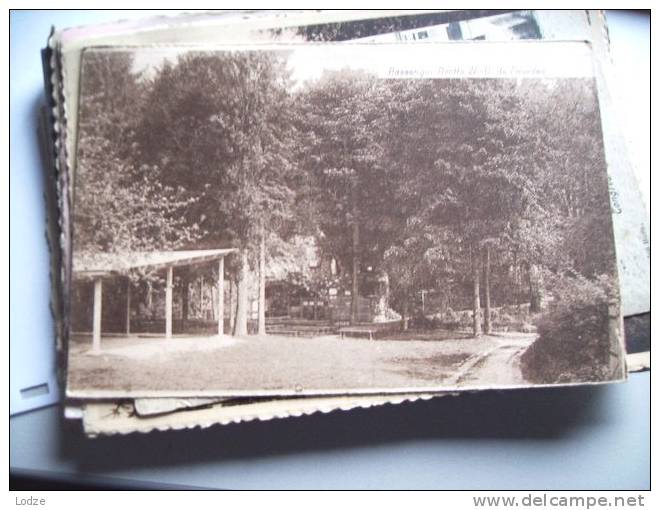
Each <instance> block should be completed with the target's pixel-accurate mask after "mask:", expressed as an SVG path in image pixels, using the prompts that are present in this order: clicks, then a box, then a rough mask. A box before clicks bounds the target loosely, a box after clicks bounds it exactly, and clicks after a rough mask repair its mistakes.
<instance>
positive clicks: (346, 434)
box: [10, 11, 650, 489]
mask: <svg viewBox="0 0 660 510" xmlns="http://www.w3.org/2000/svg"><path fill="white" fill-rule="evenodd" d="M140 15H141V13H139V12H133V13H129V14H124V13H122V14H121V16H119V17H129V16H132V17H137V16H140ZM117 17H118V14H117V13H112V12H94V11H87V12H74V11H68V12H49V11H41V12H29V11H22V12H14V13H12V15H11V28H10V30H11V35H10V44H11V50H10V56H11V63H10V70H11V82H10V84H11V93H10V94H11V103H10V112H11V120H10V143H11V157H10V182H11V184H10V197H11V203H10V215H11V217H10V228H11V233H10V262H11V271H10V302H11V305H10V317H11V339H10V341H11V346H12V347H14V346H18V345H19V344H20V346H21V347H20V349H19V348H14V349H13V350H12V351H11V357H10V362H11V370H12V375H11V377H12V382H14V381H19V385H20V387H26V386H30V385H34V384H40V383H42V382H44V381H42V380H36V379H35V378H34V374H43V373H48V371H49V370H50V372H52V369H50V367H52V365H53V352H52V349H49V348H48V346H49V345H51V344H50V343H49V342H50V339H52V335H53V329H52V328H53V325H52V319H51V316H50V312H49V308H48V298H49V275H48V271H49V262H48V246H47V243H46V238H45V235H44V228H45V210H44V200H43V189H44V187H43V178H42V167H41V161H40V159H39V152H38V147H37V141H36V112H37V108H38V105H39V104H40V102H41V100H42V94H43V85H42V75H41V66H40V59H39V50H40V49H41V47H42V46H43V45H44V43H45V40H46V37H47V35H48V33H49V30H50V26H51V25H56V26H58V27H64V26H72V25H77V24H86V23H90V22H97V21H102V20H111V19H115V18H117ZM608 19H609V22H610V33H611V37H612V44H613V45H614V44H617V41H622V42H621V44H623V45H630V47H631V49H634V48H636V47H639V48H640V52H639V53H635V55H634V58H637V59H640V58H641V59H640V63H641V65H645V62H648V57H647V59H646V60H645V59H644V55H648V51H649V50H648V47H647V46H648V40H649V30H650V27H649V23H650V22H649V18H648V17H647V16H644V15H639V14H630V13H622V12H616V13H608ZM637 44H639V45H641V46H635V45H637ZM644 44H646V46H644ZM640 55H641V57H640ZM646 65H648V64H646ZM44 346H46V348H45V347H44ZM25 352H34V353H35V355H34V357H31V358H26V356H25ZM40 377H41V376H40ZM15 378H16V379H15ZM50 378H51V379H53V374H51V376H50ZM53 380H54V379H53ZM11 398H12V406H13V405H14V404H16V405H17V406H18V405H19V403H18V402H16V401H15V400H14V399H15V398H17V397H16V396H15V395H14V394H12V396H11ZM10 465H11V467H12V469H15V470H17V471H20V470H30V471H33V472H40V473H45V474H48V475H50V476H69V475H75V476H76V477H80V476H93V477H97V476H99V475H100V476H102V477H103V478H105V479H108V478H111V479H121V480H122V481H123V482H125V483H140V484H145V483H146V484H153V483H160V484H176V485H186V486H196V487H218V488H234V489H238V488H437V489H442V488H449V489H471V488H473V489H477V488H482V489H552V488H554V489H559V488H568V489H646V488H648V487H649V486H650V373H643V374H633V375H632V376H631V377H630V380H629V381H628V382H627V383H625V384H617V385H609V386H600V387H589V388H572V389H553V390H526V391H511V392H503V393H497V392H487V393H483V394H473V395H463V396H460V397H452V398H444V399H436V400H434V401H430V402H420V403H415V404H405V405H402V406H397V407H394V406H386V407H383V408H376V409H371V410H359V411H354V412H350V413H332V414H330V415H315V416H311V417H304V418H298V419H291V420H283V421H282V420H278V421H273V422H265V423H247V424H241V425H232V426H227V427H214V428H211V429H208V430H205V431H201V430H192V431H184V432H178V433H173V432H172V433H160V434H152V435H150V436H148V437H145V436H135V435H134V436H127V437H114V438H101V439H96V440H91V439H86V438H84V436H83V435H82V434H81V431H80V430H79V424H77V423H75V422H74V423H71V422H65V421H64V420H63V419H62V418H61V409H60V408H59V407H57V406H50V407H45V408H42V409H40V410H37V411H32V412H27V413H24V414H19V415H16V416H14V417H12V418H11V419H10Z"/></svg>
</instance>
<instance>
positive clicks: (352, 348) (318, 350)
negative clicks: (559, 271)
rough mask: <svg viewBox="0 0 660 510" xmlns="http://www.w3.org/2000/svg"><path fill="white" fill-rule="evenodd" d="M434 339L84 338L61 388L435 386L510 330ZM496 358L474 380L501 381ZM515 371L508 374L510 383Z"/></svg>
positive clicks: (231, 390)
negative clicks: (96, 341) (92, 342)
mask: <svg viewBox="0 0 660 510" xmlns="http://www.w3.org/2000/svg"><path fill="white" fill-rule="evenodd" d="M441 336H442V338H443V339H442V340H436V341H429V340H428V339H426V340H424V341H420V340H406V341H396V340H374V341H369V340H366V339H353V338H347V339H344V340H340V339H339V337H337V336H326V337H316V338H291V337H282V336H265V337H258V336H248V337H244V338H233V337H222V338H218V337H175V338H173V339H171V340H169V341H167V340H164V339H158V338H135V337H133V338H108V339H105V338H104V339H103V351H102V352H101V353H100V354H96V355H94V354H91V353H90V352H89V343H87V342H84V343H74V344H73V345H72V348H71V350H70V356H69V370H68V374H69V380H68V390H69V393H70V394H72V395H75V394H80V395H81V394H83V393H84V392H91V391H92V390H93V391H99V392H101V393H104V392H113V393H115V392H116V393H125V392H132V394H134V395H152V394H153V393H154V392H161V391H162V392H163V393H168V392H170V393H174V392H175V393H176V394H182V393H186V392H188V394H193V393H196V394H198V393H200V392H206V393H207V394H210V393H212V392H214V393H215V394H237V393H236V392H240V390H250V391H252V392H253V393H254V392H257V393H258V392H259V391H265V392H273V391H279V392H283V393H284V392H286V393H302V392H313V391H335V392H341V391H342V390H347V389H364V390H375V389H378V388H382V389H394V388H430V387H440V386H443V385H448V384H450V383H451V382H452V380H455V378H456V374H457V373H460V371H461V366H462V365H463V364H464V363H465V362H466V361H468V360H474V359H475V357H479V356H480V355H482V354H484V353H487V352H491V351H493V349H496V350H498V349H499V348H503V347H504V345H505V344H507V343H511V342H510V340H509V337H510V336H511V334H507V335H506V336H505V338H503V337H495V336H483V337H481V338H478V339H472V338H470V339H465V338H460V339H451V338H450V339H447V338H446V336H447V335H446V333H443V334H442V335H441ZM427 337H428V335H427ZM528 337H529V335H528ZM525 341H527V340H525ZM505 350H506V349H505ZM503 352H504V351H502V353H503ZM503 356H504V354H501V355H498V357H497V358H495V359H493V360H492V363H489V364H487V365H486V367H485V368H480V371H482V370H485V372H484V375H483V376H482V377H479V378H478V381H482V380H484V379H488V378H489V377H493V378H495V377H496V378H497V381H502V378H503V376H502V374H501V373H499V372H498V370H497V366H496V365H499V367H500V372H501V363H506V360H505V359H504V357H503ZM490 365H492V367H491V366H490ZM505 372H507V373H509V372H511V370H507V371H505ZM517 372H518V373H519V370H517ZM515 375H516V374H511V373H509V376H510V377H511V379H512V380H514V379H516V377H514V376H515ZM493 380H495V379H493ZM460 383H461V385H463V384H464V383H467V384H468V385H469V384H470V383H471V382H470V381H468V380H465V381H463V380H461V381H460ZM101 393H100V394H101Z"/></svg>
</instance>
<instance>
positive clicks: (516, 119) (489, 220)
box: [67, 43, 625, 398]
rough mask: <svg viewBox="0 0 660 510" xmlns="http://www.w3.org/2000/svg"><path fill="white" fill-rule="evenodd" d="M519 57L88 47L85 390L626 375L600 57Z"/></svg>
mask: <svg viewBox="0 0 660 510" xmlns="http://www.w3.org/2000/svg"><path fill="white" fill-rule="evenodd" d="M501 50H502V45H501V44H474V43H463V44H454V45H451V48H450V47H449V45H446V44H428V45H419V46H416V47H415V48H414V49H413V48H412V47H407V46H406V45H387V44H382V45H380V44H379V45H372V44H352V45H328V44H319V45H313V46H310V45H306V46H302V45H290V46H283V45H279V46H263V47H256V46H254V45H252V46H242V47H241V46H233V47H213V48H211V47H198V48H190V47H147V48H130V49H120V48H114V49H110V48H90V49H87V50H86V51H84V53H83V61H82V68H81V90H80V108H79V119H78V140H77V149H76V151H77V171H76V175H75V181H74V183H73V191H74V196H73V204H72V206H73V208H72V218H73V224H72V227H73V246H72V247H73V266H72V275H73V282H72V289H71V305H70V306H71V332H70V340H69V342H70V344H69V365H68V371H67V379H68V380H67V395H68V396H69V397H77V398H91V397H95V398H120V397H157V396H167V397H174V396H186V397H188V396H198V397H202V396H205V397H228V396H234V397H235V396H268V395H329V394H338V393H339V394H341V393H388V392H396V393H402V392H427V391H454V390H458V389H484V388H511V387H523V386H524V387H526V386H531V385H552V384H580V383H597V382H608V381H617V380H622V379H623V378H625V361H624V351H623V348H622V333H621V314H620V306H619V297H618V282H617V275H616V258H615V252H614V240H613V234H612V221H611V214H610V212H609V211H610V201H609V193H608V185H607V166H606V161H605V156H604V149H603V137H602V131H601V122H600V112H599V100H598V91H597V88H596V85H595V80H594V70H593V58H592V54H591V49H590V47H589V45H588V44H585V43H507V51H506V52H505V53H504V52H502V51H501ZM512 55H514V56H515V58H512Z"/></svg>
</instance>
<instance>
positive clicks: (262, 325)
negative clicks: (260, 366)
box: [257, 230, 266, 335]
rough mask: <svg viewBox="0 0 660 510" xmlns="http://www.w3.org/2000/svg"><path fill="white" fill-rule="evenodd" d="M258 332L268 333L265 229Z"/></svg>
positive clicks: (260, 251)
mask: <svg viewBox="0 0 660 510" xmlns="http://www.w3.org/2000/svg"><path fill="white" fill-rule="evenodd" d="M257 334H259V335H265V334H266V237H265V235H264V233H263V230H262V232H261V240H260V242H259V321H258V327H257Z"/></svg>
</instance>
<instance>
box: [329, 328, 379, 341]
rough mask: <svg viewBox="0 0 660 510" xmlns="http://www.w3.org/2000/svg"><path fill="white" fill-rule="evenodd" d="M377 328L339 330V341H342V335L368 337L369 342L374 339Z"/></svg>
mask: <svg viewBox="0 0 660 510" xmlns="http://www.w3.org/2000/svg"><path fill="white" fill-rule="evenodd" d="M378 331H379V328H365V327H361V328H350V327H349V328H339V334H340V335H341V339H342V340H343V339H344V335H346V336H360V335H368V336H369V340H373V339H374V335H375V334H376V333H378Z"/></svg>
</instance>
